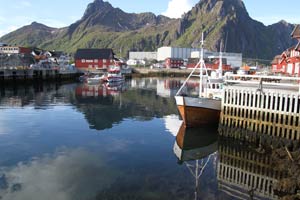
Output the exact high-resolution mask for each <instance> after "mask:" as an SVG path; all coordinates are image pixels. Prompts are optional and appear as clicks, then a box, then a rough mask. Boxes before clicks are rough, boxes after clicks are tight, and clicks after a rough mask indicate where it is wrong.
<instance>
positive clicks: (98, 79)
mask: <svg viewBox="0 0 300 200" xmlns="http://www.w3.org/2000/svg"><path fill="white" fill-rule="evenodd" d="M102 80H103V75H102V76H100V75H95V76H93V77H89V78H87V79H86V81H87V83H90V84H98V83H101V81H102Z"/></svg>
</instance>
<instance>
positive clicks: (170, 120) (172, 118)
mask: <svg viewBox="0 0 300 200" xmlns="http://www.w3.org/2000/svg"><path fill="white" fill-rule="evenodd" d="M164 121H165V127H166V130H168V131H169V132H170V133H171V134H172V135H173V136H176V135H177V133H178V130H179V128H180V126H181V124H182V121H181V120H179V118H178V115H169V116H165V117H164Z"/></svg>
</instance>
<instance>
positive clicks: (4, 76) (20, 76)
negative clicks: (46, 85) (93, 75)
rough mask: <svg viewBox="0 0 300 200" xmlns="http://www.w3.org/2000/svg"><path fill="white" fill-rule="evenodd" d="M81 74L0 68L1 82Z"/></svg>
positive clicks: (61, 77) (68, 77) (47, 78)
mask: <svg viewBox="0 0 300 200" xmlns="http://www.w3.org/2000/svg"><path fill="white" fill-rule="evenodd" d="M79 75H80V74H79V73H77V72H75V71H72V72H63V71H59V70H54V69H2V70H1V69H0V82H4V83H5V82H12V81H27V80H29V81H30V80H55V79H56V80H57V79H58V80H60V79H62V80H63V79H74V78H76V77H78V76H79Z"/></svg>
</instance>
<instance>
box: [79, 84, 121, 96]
mask: <svg viewBox="0 0 300 200" xmlns="http://www.w3.org/2000/svg"><path fill="white" fill-rule="evenodd" d="M123 86H124V84H123V83H120V84H119V85H111V84H108V83H107V84H102V85H89V84H84V85H81V86H79V87H77V88H76V95H78V96H81V97H97V96H104V97H105V96H108V95H110V96H116V95H119V94H120V92H121V91H122V90H123V89H124V87H123Z"/></svg>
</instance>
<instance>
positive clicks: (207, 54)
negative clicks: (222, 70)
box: [191, 50, 243, 68]
mask: <svg viewBox="0 0 300 200" xmlns="http://www.w3.org/2000/svg"><path fill="white" fill-rule="evenodd" d="M203 56H204V58H212V59H213V58H219V57H220V53H219V52H213V51H207V50H204V55H203ZM191 58H200V51H193V52H192V53H191ZM222 58H225V59H226V61H227V63H226V64H227V65H231V66H232V68H239V67H241V66H242V60H243V56H242V54H241V53H222Z"/></svg>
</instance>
